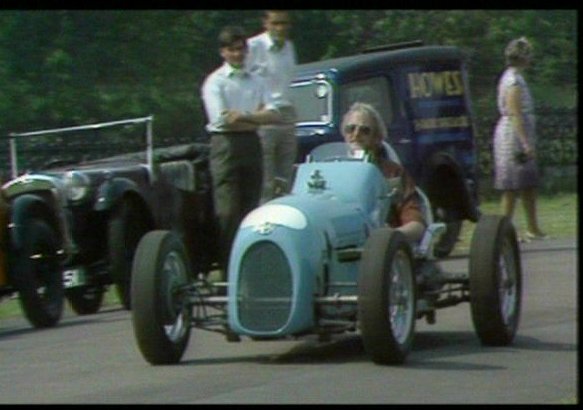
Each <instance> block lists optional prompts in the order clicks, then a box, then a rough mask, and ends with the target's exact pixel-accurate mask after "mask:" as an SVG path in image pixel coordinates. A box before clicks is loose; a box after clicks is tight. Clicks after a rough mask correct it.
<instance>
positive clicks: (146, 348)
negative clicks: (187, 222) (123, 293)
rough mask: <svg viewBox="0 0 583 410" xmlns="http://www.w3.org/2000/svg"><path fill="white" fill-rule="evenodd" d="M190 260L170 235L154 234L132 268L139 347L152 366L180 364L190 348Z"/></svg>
mask: <svg viewBox="0 0 583 410" xmlns="http://www.w3.org/2000/svg"><path fill="white" fill-rule="evenodd" d="M189 266H190V264H189V262H188V257H187V254H186V249H185V248H184V245H183V243H182V241H181V240H180V239H179V238H178V237H177V236H176V235H175V234H173V233H172V232H169V231H152V232H149V233H148V234H146V235H145V236H144V237H143V238H142V240H141V241H140V243H139V245H138V248H137V251H136V257H135V260H134V264H133V267H132V284H131V296H132V301H133V306H132V324H133V327H134V334H135V337H136V341H137V344H138V347H139V349H140V351H141V353H142V355H143V356H144V358H145V359H146V360H147V361H148V362H149V363H151V364H154V365H158V364H174V363H178V362H179V361H180V359H181V358H182V355H183V353H184V351H185V349H186V346H187V344H188V340H189V338H190V330H191V318H192V314H191V306H190V304H189V301H188V293H187V289H186V288H187V287H188V285H189V276H190V275H189V274H188V267H189Z"/></svg>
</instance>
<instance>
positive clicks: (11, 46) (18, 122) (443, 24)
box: [0, 10, 577, 139]
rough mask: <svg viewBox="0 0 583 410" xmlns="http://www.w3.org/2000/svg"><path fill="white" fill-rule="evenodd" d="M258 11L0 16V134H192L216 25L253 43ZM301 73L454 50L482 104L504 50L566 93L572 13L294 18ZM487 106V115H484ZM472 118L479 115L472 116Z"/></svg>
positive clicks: (215, 58)
mask: <svg viewBox="0 0 583 410" xmlns="http://www.w3.org/2000/svg"><path fill="white" fill-rule="evenodd" d="M261 14H262V12H261V11H260V10H107V11H93V10H2V11H0V93H1V95H2V98H0V134H1V135H6V133H7V132H9V131H28V130H32V129H39V128H49V127H59V126H70V125H78V124H83V123H89V122H93V121H110V120H115V119H122V118H128V117H133V116H145V115H149V114H154V115H155V118H156V123H155V124H156V133H157V134H158V136H161V137H163V138H177V139H193V138H196V137H197V136H198V135H199V134H200V133H201V130H202V129H203V125H204V124H203V121H204V119H203V110H202V106H201V101H200V86H201V83H202V81H203V79H204V77H205V76H206V75H207V74H208V73H209V72H210V71H212V70H213V69H214V68H215V67H216V66H218V65H219V64H220V58H219V54H218V49H217V44H216V37H217V34H218V31H219V30H220V29H221V28H222V27H223V26H225V25H229V24H238V25H241V26H243V27H244V28H245V29H246V30H247V32H248V33H249V34H250V35H251V34H255V33H257V32H259V31H261V29H262V27H261ZM292 16H293V18H294V26H293V37H294V40H295V43H296V48H297V51H298V57H299V60H300V62H309V61H314V60H320V59H324V58H330V57H335V56H342V55H348V54H353V53H355V52H358V51H359V50H361V49H363V48H366V47H372V46H378V45H382V44H387V43H396V42H403V41H410V40H414V39H420V40H423V41H424V42H425V43H426V44H444V45H456V46H459V47H461V48H462V49H463V50H464V51H465V52H466V53H467V54H468V56H469V62H470V82H471V87H472V92H473V95H474V97H475V99H477V100H480V98H481V97H483V98H484V100H485V101H489V103H487V104H486V105H485V106H484V107H485V109H486V110H487V109H495V107H494V106H493V105H492V98H491V97H492V93H493V92H494V89H495V83H496V78H497V75H498V73H499V72H500V71H501V70H502V69H503V68H504V58H503V49H504V46H505V45H506V43H507V42H508V41H509V40H510V39H512V38H515V37H518V36H522V35H525V36H527V37H528V38H530V39H531V40H532V42H533V44H534V47H535V53H536V64H535V65H534V67H533V68H532V70H531V71H530V73H529V76H530V78H529V83H532V84H546V85H552V86H556V87H564V88H565V89H569V88H570V89H575V88H576V87H574V86H575V85H576V70H577V63H576V58H577V57H576V56H577V37H576V32H577V27H576V26H577V14H576V11H575V10H294V11H292ZM488 104H490V105H488ZM478 115H479V113H478Z"/></svg>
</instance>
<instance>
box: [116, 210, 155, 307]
mask: <svg viewBox="0 0 583 410" xmlns="http://www.w3.org/2000/svg"><path fill="white" fill-rule="evenodd" d="M146 231H147V228H146V224H145V223H144V221H143V220H142V219H141V218H140V213H139V211H138V210H137V209H136V208H135V207H134V206H132V205H131V203H130V202H129V201H123V202H122V203H120V204H119V206H118V207H117V208H116V209H115V211H114V214H113V216H112V218H111V220H110V222H109V230H108V244H109V260H110V269H111V277H112V280H113V283H114V284H115V288H116V292H117V295H118V297H119V300H120V302H121V304H122V306H123V307H124V308H125V309H128V310H129V309H130V308H131V297H130V284H131V272H132V261H133V258H134V254H135V251H136V248H137V246H138V242H139V241H140V239H141V238H142V236H143V235H144V234H145V233H146Z"/></svg>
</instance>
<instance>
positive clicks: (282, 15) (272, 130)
mask: <svg viewBox="0 0 583 410" xmlns="http://www.w3.org/2000/svg"><path fill="white" fill-rule="evenodd" d="M263 27H264V28H265V31H264V32H263V33H261V34H258V35H256V36H254V37H251V38H250V39H248V40H247V45H248V47H249V53H248V54H247V60H246V67H247V68H248V69H249V71H251V72H254V73H257V74H259V75H260V76H262V77H263V78H264V79H265V81H266V84H267V88H268V90H269V92H270V93H271V95H272V97H273V98H274V101H275V104H276V105H277V107H278V109H279V110H280V112H281V114H282V122H281V123H279V124H270V125H265V126H261V127H260V128H259V130H258V133H259V136H260V138H261V143H262V146H263V159H264V162H263V193H262V197H261V202H262V203H264V202H266V201H268V200H270V199H272V198H273V197H275V196H276V187H277V182H276V180H277V179H278V178H281V179H282V180H284V181H285V182H286V185H287V186H289V184H290V183H291V177H292V173H293V165H294V162H295V160H296V156H297V140H296V136H295V132H294V131H295V119H296V115H295V110H294V108H293V105H292V103H291V100H290V97H289V94H290V93H289V85H290V83H291V81H292V80H293V76H294V72H295V67H296V64H297V63H296V52H295V48H294V45H293V43H292V41H291V40H290V39H289V30H290V27H291V19H290V15H289V13H288V12H287V11H285V10H266V11H265V15H264V17H263Z"/></svg>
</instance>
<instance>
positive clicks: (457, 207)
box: [291, 42, 479, 256]
mask: <svg viewBox="0 0 583 410" xmlns="http://www.w3.org/2000/svg"><path fill="white" fill-rule="evenodd" d="M291 88H292V98H293V101H294V105H295V107H296V110H297V112H298V121H297V123H296V135H297V137H298V142H299V157H298V161H300V162H302V161H303V160H304V158H305V156H306V154H307V153H309V152H310V151H311V149H313V148H314V147H315V146H317V145H320V144H322V143H325V142H331V141H342V135H341V133H340V123H341V120H342V115H343V114H344V113H345V112H346V111H347V110H348V108H349V107H350V105H352V103H354V102H356V101H360V102H366V103H369V104H372V105H373V106H374V107H376V108H377V109H378V111H379V112H380V113H381V116H382V117H383V119H384V120H385V123H386V126H387V130H388V136H389V143H390V144H391V145H392V146H393V148H394V149H395V150H396V151H397V153H398V154H399V157H400V159H401V161H402V162H403V165H404V166H405V167H406V168H407V170H408V171H409V172H410V173H411V175H412V176H413V177H414V178H415V180H416V182H417V184H418V185H419V186H420V187H421V188H422V189H423V190H424V191H425V193H426V194H427V196H428V197H429V199H430V201H431V204H432V206H433V208H434V213H435V215H436V217H437V218H438V220H440V221H442V222H446V223H447V226H448V230H447V233H446V234H445V235H444V236H443V237H442V239H441V242H440V243H439V245H438V246H437V247H436V249H435V251H436V254H437V255H438V256H446V255H447V254H449V253H450V252H451V251H452V249H453V247H454V246H455V243H456V241H457V239H458V236H459V232H460V230H461V226H462V221H463V220H470V221H473V222H476V221H477V220H478V218H479V210H478V201H477V175H476V170H477V158H476V155H477V154H476V144H475V141H474V129H473V118H472V111H471V102H470V95H469V86H468V78H467V66H466V63H465V61H464V55H463V54H462V52H461V50H460V49H458V48H457V47H452V46H423V45H421V44H420V43H418V42H411V43H402V44H397V45H392V46H386V47H382V48H377V49H374V50H369V51H367V52H363V53H361V54H358V55H353V56H348V57H341V58H335V59H330V60H324V61H318V62H313V63H308V64H301V65H299V66H298V70H297V73H296V77H295V80H294V82H293V84H292V87H291Z"/></svg>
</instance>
